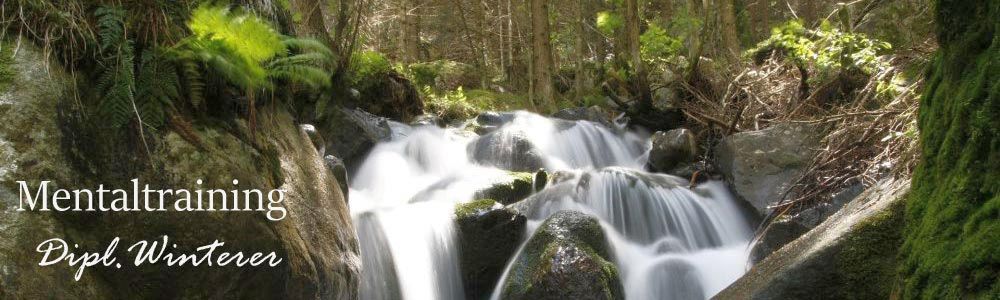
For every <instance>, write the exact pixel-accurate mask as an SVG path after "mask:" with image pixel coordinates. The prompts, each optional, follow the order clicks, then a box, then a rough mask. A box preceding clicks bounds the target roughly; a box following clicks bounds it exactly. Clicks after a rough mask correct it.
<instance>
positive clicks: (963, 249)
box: [898, 0, 1000, 299]
mask: <svg viewBox="0 0 1000 300" xmlns="http://www.w3.org/2000/svg"><path fill="white" fill-rule="evenodd" d="M935 2H936V3H935V6H936V8H937V9H936V12H935V14H936V16H935V20H936V21H937V22H936V23H937V24H935V25H936V26H937V31H938V35H937V36H938V45H940V47H941V48H940V49H939V50H938V53H937V55H934V56H933V57H934V60H933V61H932V63H931V64H930V65H929V68H928V70H929V72H927V73H926V74H927V76H926V80H927V81H926V84H925V86H926V90H925V91H924V93H923V98H922V99H921V101H920V110H919V112H918V119H917V126H918V127H919V129H920V130H919V132H920V147H921V150H922V151H921V153H922V154H921V156H922V157H921V159H920V163H919V165H918V167H917V169H916V171H914V173H913V183H912V187H913V190H912V191H911V192H910V195H909V198H908V199H907V203H906V206H907V207H906V210H907V211H906V230H905V235H906V240H905V241H904V242H903V248H902V253H901V255H900V257H901V259H902V262H901V263H900V265H901V266H902V268H901V275H902V276H901V277H902V278H901V282H902V283H905V284H901V285H899V286H900V287H901V289H902V291H901V292H900V293H899V295H898V298H900V299H997V297H998V296H1000V275H998V273H997V266H1000V258H998V256H997V253H1000V221H998V217H997V213H998V207H1000V132H998V128H1000V118H998V117H997V116H998V114H1000V86H998V84H997V83H998V82H1000V39H998V36H1000V32H998V30H1000V28H998V27H997V24H998V22H997V20H1000V1H957V0H938V1H935Z"/></svg>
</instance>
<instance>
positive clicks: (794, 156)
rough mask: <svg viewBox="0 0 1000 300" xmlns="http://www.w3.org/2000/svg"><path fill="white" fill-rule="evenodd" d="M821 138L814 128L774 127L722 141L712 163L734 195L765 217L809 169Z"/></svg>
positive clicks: (777, 125) (818, 131) (776, 125)
mask: <svg viewBox="0 0 1000 300" xmlns="http://www.w3.org/2000/svg"><path fill="white" fill-rule="evenodd" d="M821 139H822V134H821V130H820V128H818V127H817V126H814V125H808V124H795V123H782V124H775V125H774V126H771V127H769V128H767V129H763V130H758V131H751V132H741V133H737V134H734V135H731V136H728V137H726V138H724V139H723V140H722V141H721V142H720V143H719V145H718V146H717V147H716V148H715V163H716V165H717V166H718V168H719V171H720V172H721V173H722V175H723V177H725V179H726V181H727V182H728V183H729V184H730V186H731V187H732V189H733V192H734V193H735V194H736V195H737V196H739V197H740V198H741V199H743V200H745V201H747V202H748V203H749V204H750V205H752V206H753V207H754V208H755V209H756V210H757V212H758V213H760V214H761V215H767V214H768V213H769V212H770V209H769V208H768V207H770V206H772V205H774V204H776V203H777V202H778V201H781V197H782V195H784V194H785V192H787V191H788V189H790V188H791V186H792V184H793V183H794V182H795V181H796V180H797V179H798V178H799V177H800V176H802V174H803V173H804V172H805V171H806V168H808V167H809V164H810V162H811V161H812V159H813V157H814V156H815V154H816V150H815V149H816V148H817V147H818V145H819V142H820V140H821Z"/></svg>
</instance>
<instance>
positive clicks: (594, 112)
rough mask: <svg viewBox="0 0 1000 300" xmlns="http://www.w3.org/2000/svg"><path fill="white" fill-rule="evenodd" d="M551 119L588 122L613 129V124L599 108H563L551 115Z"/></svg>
mask: <svg viewBox="0 0 1000 300" xmlns="http://www.w3.org/2000/svg"><path fill="white" fill-rule="evenodd" d="M552 117H555V118H559V119H563V120H569V121H590V122H594V123H598V124H601V125H604V126H607V127H608V128H615V126H614V123H612V122H611V120H610V119H609V118H608V113H607V112H605V111H604V110H603V109H601V107H599V106H591V107H573V108H565V109H562V110H560V111H558V112H556V113H555V114H552Z"/></svg>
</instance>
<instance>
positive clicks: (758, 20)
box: [748, 0, 771, 44]
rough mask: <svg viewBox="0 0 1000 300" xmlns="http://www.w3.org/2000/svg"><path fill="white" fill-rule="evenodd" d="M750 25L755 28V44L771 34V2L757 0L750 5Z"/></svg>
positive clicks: (752, 30)
mask: <svg viewBox="0 0 1000 300" xmlns="http://www.w3.org/2000/svg"><path fill="white" fill-rule="evenodd" d="M748 10H749V11H750V23H751V24H752V25H751V26H753V28H752V29H751V32H752V33H753V39H752V40H753V43H754V44H756V43H758V42H760V41H763V40H764V39H767V37H768V36H769V35H770V34H771V0H755V1H753V2H751V3H750V4H749V7H748Z"/></svg>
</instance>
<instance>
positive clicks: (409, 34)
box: [400, 0, 421, 63]
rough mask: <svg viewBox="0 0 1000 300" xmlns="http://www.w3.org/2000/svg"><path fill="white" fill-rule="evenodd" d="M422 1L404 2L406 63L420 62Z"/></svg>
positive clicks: (403, 0) (403, 40) (403, 39)
mask: <svg viewBox="0 0 1000 300" xmlns="http://www.w3.org/2000/svg"><path fill="white" fill-rule="evenodd" d="M420 5H421V3H420V0H402V5H401V10H402V11H401V12H400V14H401V17H402V19H403V22H402V27H403V28H402V29H403V30H402V31H403V32H402V42H403V45H402V47H401V48H402V55H401V58H402V59H403V61H404V62H407V63H414V62H418V61H420V13H419V9H420Z"/></svg>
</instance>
